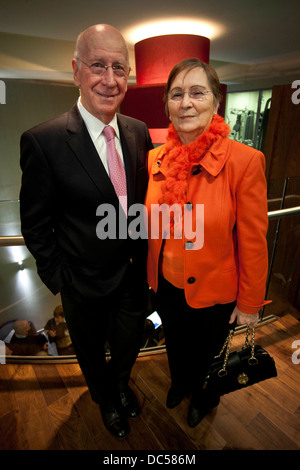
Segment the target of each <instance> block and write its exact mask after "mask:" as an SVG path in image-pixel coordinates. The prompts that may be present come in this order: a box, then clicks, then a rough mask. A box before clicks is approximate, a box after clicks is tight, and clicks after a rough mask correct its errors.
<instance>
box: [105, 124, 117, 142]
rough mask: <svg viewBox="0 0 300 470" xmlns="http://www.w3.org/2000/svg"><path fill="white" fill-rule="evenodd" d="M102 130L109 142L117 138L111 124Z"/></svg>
mask: <svg viewBox="0 0 300 470" xmlns="http://www.w3.org/2000/svg"><path fill="white" fill-rule="evenodd" d="M102 132H103V134H104V137H105V138H106V141H107V142H109V141H110V140H112V139H114V138H115V130H114V128H113V127H111V126H106V127H104V129H103V131H102Z"/></svg>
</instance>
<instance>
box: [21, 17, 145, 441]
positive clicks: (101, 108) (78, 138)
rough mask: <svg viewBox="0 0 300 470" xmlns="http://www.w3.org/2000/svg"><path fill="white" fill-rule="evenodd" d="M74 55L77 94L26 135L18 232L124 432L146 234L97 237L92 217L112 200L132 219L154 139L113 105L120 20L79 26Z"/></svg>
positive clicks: (130, 409)
mask: <svg viewBox="0 0 300 470" xmlns="http://www.w3.org/2000/svg"><path fill="white" fill-rule="evenodd" d="M72 64H73V72H74V83H75V85H76V86H78V87H79V89H80V98H79V99H78V102H77V103H76V104H75V105H74V106H73V108H72V109H71V110H70V111H69V112H67V113H65V114H64V115H62V116H59V117H57V118H55V119H53V120H51V121H50V122H47V123H43V124H41V125H39V126H37V127H35V128H33V129H31V130H29V131H27V132H25V133H24V134H23V135H22V138H21V168H22V170H23V177H22V187H21V193H20V201H21V222H22V234H23V236H24V239H25V242H26V245H27V247H28V248H29V250H30V251H31V253H32V254H33V256H34V257H35V259H36V263H37V269H38V273H39V275H40V277H41V279H42V280H43V282H44V283H45V284H46V286H48V288H49V289H50V290H51V291H52V292H53V293H54V294H56V293H58V292H61V297H62V304H63V309H64V313H65V318H66V321H67V324H68V328H69V331H70V334H71V338H72V343H73V346H74V349H75V352H76V355H77V358H78V362H79V364H80V367H81V369H82V371H83V373H84V376H85V379H86V382H87V384H88V387H89V390H90V392H91V396H92V398H93V400H94V401H95V402H97V403H99V405H100V409H101V412H102V418H103V421H104V424H105V426H106V428H107V429H108V430H109V431H110V432H111V433H112V434H113V435H114V436H116V437H118V438H122V437H125V436H126V435H127V434H128V432H129V430H130V429H129V425H128V421H127V418H128V417H130V418H133V417H135V416H137V415H138V414H139V405H138V401H137V399H136V397H135V395H134V392H133V391H132V389H130V388H129V386H128V381H129V378H130V373H131V369H132V366H133V364H134V362H135V360H136V357H137V354H138V351H139V347H140V343H141V337H142V333H143V325H144V321H145V312H146V301H147V292H148V287H147V283H146V246H145V243H146V241H145V240H142V239H133V237H131V238H130V237H129V236H128V237H127V236H124V233H123V236H122V237H118V236H115V235H114V233H117V234H118V233H119V230H118V227H116V231H113V232H114V233H113V234H111V233H107V236H106V237H105V236H99V233H98V231H97V230H96V226H97V224H98V223H99V221H100V220H101V218H100V219H99V218H98V215H99V214H102V219H103V218H104V215H105V213H104V211H102V209H101V208H105V207H107V205H109V207H112V208H113V209H114V210H115V213H116V217H115V221H118V222H117V223H120V224H122V227H123V229H124V224H125V226H126V227H127V224H129V223H130V216H129V215H128V213H129V209H130V206H131V205H132V204H135V203H139V204H141V203H143V201H144V196H145V191H146V186H147V172H146V167H145V161H146V156H147V153H148V150H149V149H151V148H152V143H151V139H150V135H149V132H148V129H147V127H146V125H145V124H144V123H142V122H140V121H137V120H135V119H132V118H129V117H126V116H123V115H120V114H118V113H116V111H117V108H118V107H119V105H120V104H121V102H122V100H123V99H124V96H125V93H126V90H127V79H128V76H129V72H130V67H129V59H128V51H127V47H126V43H125V41H124V39H123V37H122V35H121V34H120V33H119V32H118V31H117V30H116V29H115V28H113V27H112V26H110V25H94V26H91V27H89V28H88V29H87V30H85V31H84V32H82V33H81V34H80V35H79V37H78V39H77V43H76V49H75V56H74V59H73V62H72ZM99 208H100V210H99ZM123 232H124V230H123ZM107 337H108V339H109V344H110V351H111V359H110V361H109V362H107V361H106V358H105V352H104V344H105V342H106V340H107Z"/></svg>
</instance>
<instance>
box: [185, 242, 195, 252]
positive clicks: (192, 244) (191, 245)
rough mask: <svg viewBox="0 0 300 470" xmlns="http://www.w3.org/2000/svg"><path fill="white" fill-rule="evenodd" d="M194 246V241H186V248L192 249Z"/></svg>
mask: <svg viewBox="0 0 300 470" xmlns="http://www.w3.org/2000/svg"><path fill="white" fill-rule="evenodd" d="M193 248H194V243H193V242H186V243H185V249H186V250H192V249H193Z"/></svg>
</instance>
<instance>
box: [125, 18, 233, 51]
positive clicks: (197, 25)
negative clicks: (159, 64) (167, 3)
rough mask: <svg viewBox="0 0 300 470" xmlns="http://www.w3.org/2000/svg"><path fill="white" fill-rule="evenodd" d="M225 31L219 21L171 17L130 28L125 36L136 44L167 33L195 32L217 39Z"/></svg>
mask: <svg viewBox="0 0 300 470" xmlns="http://www.w3.org/2000/svg"><path fill="white" fill-rule="evenodd" d="M223 31H224V27H223V26H222V25H220V24H218V23H215V22H212V21H205V20H195V19H190V18H180V19H179V18H169V19H166V20H159V21H151V22H147V23H142V24H139V25H136V26H133V27H131V28H129V29H128V30H127V31H125V32H124V33H123V34H124V37H125V39H126V40H127V42H128V43H129V44H132V45H133V44H136V43H137V42H139V41H142V40H143V39H147V38H151V37H154V36H165V35H167V34H195V35H197V36H204V37H206V38H208V39H215V38H216V37H218V36H220V35H221V34H222V32H223Z"/></svg>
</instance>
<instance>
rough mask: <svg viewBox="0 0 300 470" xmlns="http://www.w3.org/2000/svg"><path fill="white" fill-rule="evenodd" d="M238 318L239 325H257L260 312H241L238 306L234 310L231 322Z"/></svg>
mask: <svg viewBox="0 0 300 470" xmlns="http://www.w3.org/2000/svg"><path fill="white" fill-rule="evenodd" d="M235 319H236V322H237V324H238V325H245V324H246V325H249V326H255V325H257V323H258V320H259V314H258V313H254V314H253V313H244V312H241V311H240V310H239V309H238V308H237V307H235V309H234V310H233V312H232V314H231V317H230V320H229V323H230V324H231V323H233V322H234V321H235Z"/></svg>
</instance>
